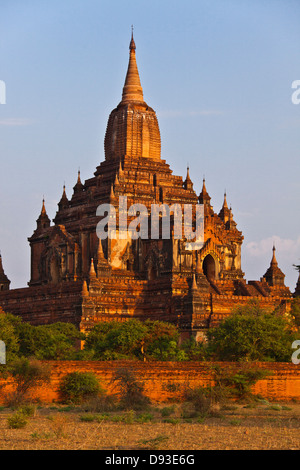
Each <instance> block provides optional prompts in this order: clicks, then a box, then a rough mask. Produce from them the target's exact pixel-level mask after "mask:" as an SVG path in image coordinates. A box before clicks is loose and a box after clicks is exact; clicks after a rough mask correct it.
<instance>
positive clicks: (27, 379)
mask: <svg viewBox="0 0 300 470" xmlns="http://www.w3.org/2000/svg"><path fill="white" fill-rule="evenodd" d="M50 373H51V370H50V367H49V366H48V365H46V364H41V363H40V362H39V361H37V360H35V359H32V360H30V359H27V358H19V359H16V360H15V361H14V362H13V363H12V364H11V365H10V367H9V374H10V375H11V376H12V377H13V378H14V380H15V382H16V390H15V392H14V393H13V394H11V395H8V396H7V397H6V402H7V404H8V405H9V406H15V405H19V404H22V403H24V402H26V401H28V400H29V399H31V392H32V391H33V390H34V389H35V388H37V387H40V386H41V385H43V384H45V383H48V382H49V381H50Z"/></svg>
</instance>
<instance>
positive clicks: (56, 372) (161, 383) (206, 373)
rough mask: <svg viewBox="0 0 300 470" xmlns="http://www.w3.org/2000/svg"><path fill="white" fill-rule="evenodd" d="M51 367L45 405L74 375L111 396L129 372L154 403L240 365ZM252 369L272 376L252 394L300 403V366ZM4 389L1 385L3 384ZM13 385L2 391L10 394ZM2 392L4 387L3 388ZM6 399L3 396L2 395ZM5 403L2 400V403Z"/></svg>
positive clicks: (90, 364)
mask: <svg viewBox="0 0 300 470" xmlns="http://www.w3.org/2000/svg"><path fill="white" fill-rule="evenodd" d="M45 363H46V364H49V365H50V366H51V383H50V384H49V386H47V387H42V388H41V389H39V390H37V392H36V394H37V396H38V397H39V398H40V399H41V400H42V401H45V402H53V401H55V400H57V399H58V395H57V388H58V385H59V382H60V380H61V378H62V377H63V376H64V375H65V374H66V373H68V372H72V371H89V372H93V373H94V374H96V375H97V377H99V379H100V381H101V383H102V384H103V387H104V388H105V389H106V390H107V391H108V393H111V392H114V391H116V390H115V389H113V386H112V383H111V378H112V376H113V373H114V371H116V370H117V369H118V368H120V367H126V368H128V369H130V370H131V371H132V372H133V373H134V374H135V376H136V377H137V378H138V379H139V380H141V381H143V382H144V387H145V393H146V394H147V395H148V396H149V397H150V398H151V400H153V401H157V402H166V401H168V400H169V399H174V398H178V399H180V397H181V396H182V392H183V391H184V389H185V388H186V387H187V386H190V387H195V386H198V385H207V384H209V383H211V381H212V372H211V367H212V366H213V365H216V364H218V365H219V366H220V367H222V368H226V370H227V371H228V370H229V369H232V370H233V371H234V370H237V369H239V368H240V367H241V366H240V365H239V364H237V363H225V362H220V363H209V362H182V363H178V362H146V363H144V362H139V361H103V362H102V361H45ZM247 367H249V368H260V369H263V370H269V371H271V372H272V375H270V376H268V377H265V378H264V379H262V380H260V381H258V382H257V383H256V385H255V386H254V387H253V392H254V393H258V394H260V395H262V396H263V397H265V398H267V399H268V400H271V401H272V400H273V401H290V400H299V401H300V368H299V367H300V366H297V365H294V364H292V363H249V364H247ZM0 386H1V384H0ZM11 386H12V385H11V384H10V383H7V386H6V387H5V388H4V389H3V391H4V392H5V390H8V389H9V388H11ZM0 389H1V387H0ZM2 395H3V393H2ZM1 400H2V402H3V396H0V401H1Z"/></svg>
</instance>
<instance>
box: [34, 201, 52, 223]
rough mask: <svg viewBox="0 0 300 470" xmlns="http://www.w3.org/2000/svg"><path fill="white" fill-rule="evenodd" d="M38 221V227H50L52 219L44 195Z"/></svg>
mask: <svg viewBox="0 0 300 470" xmlns="http://www.w3.org/2000/svg"><path fill="white" fill-rule="evenodd" d="M36 223H37V229H46V228H48V227H50V219H49V217H48V214H47V212H46V207H45V199H44V197H43V202H42V209H41V213H40V215H39V218H38V219H37V221H36Z"/></svg>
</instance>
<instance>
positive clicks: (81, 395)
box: [59, 372, 104, 404]
mask: <svg viewBox="0 0 300 470" xmlns="http://www.w3.org/2000/svg"><path fill="white" fill-rule="evenodd" d="M103 393H104V391H103V389H102V387H101V385H100V383H99V381H98V379H97V377H96V376H95V375H94V374H93V373H91V372H70V373H68V374H66V375H65V376H64V377H63V379H62V381H61V383H60V385H59V395H60V398H61V400H62V401H63V402H71V403H77V404H78V403H82V402H84V401H85V400H88V399H91V398H93V397H98V396H99V395H102V394H103Z"/></svg>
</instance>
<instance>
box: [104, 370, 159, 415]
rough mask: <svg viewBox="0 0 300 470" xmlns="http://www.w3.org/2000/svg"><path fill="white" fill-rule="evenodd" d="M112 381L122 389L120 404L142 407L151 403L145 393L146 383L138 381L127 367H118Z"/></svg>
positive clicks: (132, 407)
mask: <svg viewBox="0 0 300 470" xmlns="http://www.w3.org/2000/svg"><path fill="white" fill-rule="evenodd" d="M112 381H113V382H114V383H116V384H117V385H118V387H119V389H120V395H121V397H120V406H121V407H122V408H125V409H140V408H143V407H147V406H148V405H149V404H150V400H149V398H148V397H146V396H145V395H144V385H143V384H142V383H141V382H138V381H137V380H136V378H135V376H134V374H133V373H132V372H130V371H129V370H128V369H126V368H120V369H118V370H117V371H116V372H115V374H114V377H113V378H112Z"/></svg>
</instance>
